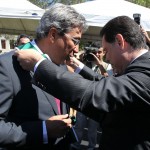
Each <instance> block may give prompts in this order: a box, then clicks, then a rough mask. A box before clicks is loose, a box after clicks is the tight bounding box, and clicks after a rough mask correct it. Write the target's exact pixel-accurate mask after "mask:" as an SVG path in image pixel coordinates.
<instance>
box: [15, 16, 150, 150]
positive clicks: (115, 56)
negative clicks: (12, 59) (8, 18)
mask: <svg viewBox="0 0 150 150" xmlns="http://www.w3.org/2000/svg"><path fill="white" fill-rule="evenodd" d="M100 36H101V37H102V47H103V48H104V50H105V51H106V60H108V61H109V62H110V63H111V64H112V65H113V69H115V72H116V73H117V74H115V76H108V77H104V76H102V75H99V76H98V75H97V74H95V73H94V72H93V71H92V70H91V69H89V68H86V66H84V65H81V64H79V66H78V65H77V67H79V68H80V72H79V73H80V75H78V74H75V73H69V72H67V71H63V70H60V69H59V67H58V66H57V65H55V64H54V63H52V62H49V61H48V60H46V59H45V60H43V61H42V62H40V64H38V66H36V67H37V68H36V69H35V71H34V79H35V81H36V82H39V83H41V84H43V86H45V90H46V91H47V92H49V93H51V94H52V95H54V96H55V95H56V92H58V91H61V93H59V94H58V95H57V96H58V97H59V98H60V99H61V100H62V101H64V102H66V103H67V104H69V105H70V106H71V107H73V108H75V109H78V110H79V111H81V112H82V113H84V114H85V115H87V116H89V117H91V118H93V119H94V120H96V121H97V122H99V123H100V124H101V127H102V135H101V140H100V143H99V149H102V150H149V149H150V119H149V118H150V52H149V50H148V49H145V46H146V42H145V39H144V36H143V35H142V33H141V29H140V28H139V26H138V24H137V23H136V22H135V21H134V20H133V19H131V18H130V17H128V16H118V17H115V18H113V19H111V20H110V21H109V22H108V23H106V24H105V26H104V27H103V28H102V30H101V33H100ZM31 51H32V50H29V51H23V52H22V51H16V52H15V56H16V57H17V58H18V61H19V62H20V65H21V66H22V67H23V68H24V69H26V70H33V69H34V66H35V64H36V63H37V62H39V61H40V60H41V59H42V56H41V55H39V54H38V53H35V52H33V53H32V54H31V53H30V52H31ZM35 55H36V56H35ZM79 68H78V69H79ZM73 81H75V82H73ZM50 84H55V86H52V87H51V86H50Z"/></svg>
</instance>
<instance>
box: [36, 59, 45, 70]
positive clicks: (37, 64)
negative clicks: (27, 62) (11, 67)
mask: <svg viewBox="0 0 150 150" xmlns="http://www.w3.org/2000/svg"><path fill="white" fill-rule="evenodd" d="M45 59H46V58H42V59H41V60H39V61H38V62H37V63H36V64H35V66H34V72H35V71H36V69H37V67H38V66H39V64H40V63H41V62H42V61H43V60H45Z"/></svg>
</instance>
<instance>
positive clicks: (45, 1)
mask: <svg viewBox="0 0 150 150" xmlns="http://www.w3.org/2000/svg"><path fill="white" fill-rule="evenodd" d="M28 1H30V2H31V3H33V4H35V5H37V6H38V7H40V8H43V9H45V8H47V7H48V6H49V5H51V4H54V3H57V2H58V3H63V4H66V5H72V4H78V3H83V2H86V1H87V0H28Z"/></svg>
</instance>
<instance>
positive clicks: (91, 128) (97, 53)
mask: <svg viewBox="0 0 150 150" xmlns="http://www.w3.org/2000/svg"><path fill="white" fill-rule="evenodd" d="M88 49H89V50H88V51H90V53H89V52H88V51H87V52H86V50H85V53H84V55H83V54H81V55H83V56H81V57H80V58H82V59H80V60H81V61H82V62H83V63H84V64H85V65H86V66H88V67H90V68H91V69H92V70H94V72H97V73H98V74H102V75H104V76H108V75H113V71H112V67H111V65H110V64H108V63H106V62H105V61H104V56H105V54H106V53H105V51H104V50H103V48H102V47H100V48H97V47H88ZM92 49H93V50H92ZM72 61H74V63H75V62H76V61H77V60H76V61H75V58H73V60H72ZM76 120H77V122H76V124H75V131H76V132H77V135H78V138H79V142H77V143H74V144H72V146H73V147H74V149H80V150H82V145H81V142H82V140H84V132H85V131H84V129H85V128H87V140H88V148H87V150H94V149H95V148H96V144H97V139H98V136H97V135H98V132H97V131H98V130H99V131H100V132H101V127H100V126H99V124H98V122H96V121H95V120H93V119H91V118H90V117H87V116H86V115H84V114H83V113H81V112H79V111H78V112H77V114H76Z"/></svg>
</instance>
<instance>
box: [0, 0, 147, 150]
mask: <svg viewBox="0 0 150 150" xmlns="http://www.w3.org/2000/svg"><path fill="white" fill-rule="evenodd" d="M62 20H63V21H62ZM87 29H88V26H87V22H86V19H85V17H84V16H83V15H81V14H80V13H78V12H77V11H76V10H75V9H74V8H72V7H71V6H68V5H64V4H60V3H56V4H54V5H53V6H51V7H50V8H49V9H48V10H46V11H45V13H44V14H43V16H42V18H41V20H40V22H39V26H38V28H37V30H36V37H35V39H32V40H31V38H30V36H28V35H26V34H20V35H19V36H18V38H17V43H16V48H15V49H14V51H11V52H8V53H5V54H2V55H0V87H1V88H0V93H1V94H0V118H1V119H0V129H1V130H0V137H1V138H0V149H2V150H31V149H35V148H38V149H39V148H40V149H42V150H77V149H78V150H82V147H81V141H82V140H83V131H84V130H83V129H84V128H85V127H87V128H88V134H87V138H88V148H87V149H88V150H94V149H95V147H96V144H97V143H98V145H99V148H98V149H99V150H149V149H150V136H149V135H150V121H149V117H150V109H149V103H150V101H149V97H150V80H149V77H150V65H149V63H150V51H149V46H150V38H149V36H148V34H147V32H146V31H145V30H144V29H143V28H142V27H139V25H138V24H137V23H136V22H135V21H134V20H133V19H131V18H129V17H127V16H118V17H115V18H113V19H111V20H110V21H109V22H108V23H106V25H105V26H104V27H103V28H102V30H101V31H100V37H101V39H102V41H101V43H100V41H99V43H100V46H95V47H92V46H89V47H85V51H84V52H83V53H82V54H81V55H80V56H79V58H78V59H77V58H76V57H75V54H76V53H78V52H79V44H80V40H81V38H82V34H83V33H84V32H85V31H86V30H87ZM98 129H100V130H101V132H102V133H101V138H100V141H97V130H98Z"/></svg>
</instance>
